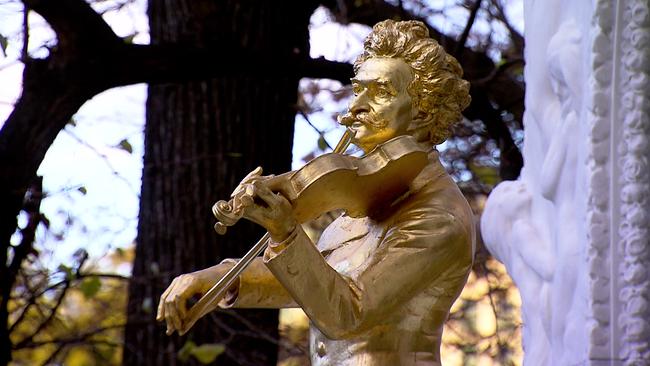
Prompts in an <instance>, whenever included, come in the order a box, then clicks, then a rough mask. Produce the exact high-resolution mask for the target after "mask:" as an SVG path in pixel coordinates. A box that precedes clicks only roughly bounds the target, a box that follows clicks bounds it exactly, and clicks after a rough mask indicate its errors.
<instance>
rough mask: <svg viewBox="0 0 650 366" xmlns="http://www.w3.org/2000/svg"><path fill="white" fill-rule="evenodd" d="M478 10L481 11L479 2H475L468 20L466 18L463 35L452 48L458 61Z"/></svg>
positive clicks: (479, 0)
mask: <svg viewBox="0 0 650 366" xmlns="http://www.w3.org/2000/svg"><path fill="white" fill-rule="evenodd" d="M479 9H481V0H476V1H475V2H474V6H473V7H472V10H471V11H470V13H469V18H467V24H465V29H463V33H462V34H461V35H460V38H459V39H458V43H456V47H454V55H455V56H456V58H458V59H459V61H460V56H461V53H460V51H461V50H462V49H463V48H465V43H466V42H467V37H469V31H470V30H471V29H472V26H473V25H474V21H475V20H476V14H478V11H479Z"/></svg>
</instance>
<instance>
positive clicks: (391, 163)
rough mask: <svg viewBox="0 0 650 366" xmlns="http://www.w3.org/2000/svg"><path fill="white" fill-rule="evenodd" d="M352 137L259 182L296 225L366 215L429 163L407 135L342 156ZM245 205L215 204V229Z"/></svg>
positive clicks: (204, 301)
mask: <svg viewBox="0 0 650 366" xmlns="http://www.w3.org/2000/svg"><path fill="white" fill-rule="evenodd" d="M353 136H354V132H353V131H352V130H351V129H348V130H346V133H345V134H344V135H343V138H342V139H341V141H340V142H339V143H338V144H337V147H336V148H335V149H334V152H333V153H329V154H324V155H321V156H319V157H317V158H315V159H313V160H311V161H310V162H308V163H307V164H306V165H305V166H303V167H302V168H300V169H298V170H295V171H291V172H288V173H284V174H281V175H277V176H270V177H264V178H263V180H262V182H263V183H264V184H265V185H266V186H267V187H268V188H269V189H271V191H273V192H275V193H279V194H282V195H283V196H284V197H285V198H286V199H287V200H288V201H289V202H290V203H291V205H292V210H293V213H294V217H295V218H296V220H297V221H298V223H304V222H307V221H309V220H313V219H315V218H317V217H318V216H320V215H321V214H323V213H325V212H329V211H333V210H341V209H342V210H344V211H345V212H346V214H347V215H349V216H351V217H364V216H370V215H371V214H372V213H373V212H376V211H377V210H380V209H381V208H382V207H384V206H385V205H386V204H387V203H390V202H393V201H394V200H396V199H397V198H399V197H400V196H401V195H403V194H404V193H406V192H407V191H408V188H409V185H410V183H411V182H412V181H413V179H415V177H416V176H417V175H418V174H419V173H420V172H421V171H422V169H423V168H424V167H425V166H426V165H427V163H428V153H429V151H428V148H427V147H424V146H423V145H421V144H419V143H418V142H417V141H416V140H415V138H414V137H413V136H410V135H402V136H397V137H395V138H393V139H391V140H389V141H387V142H385V143H383V144H381V145H378V146H377V147H375V148H374V149H373V150H372V151H370V152H369V153H368V154H366V155H364V156H362V157H355V156H350V155H343V152H345V150H347V147H348V146H349V144H350V142H351V140H352V137H353ZM247 200H252V198H251V197H250V196H247V194H246V192H235V193H233V195H232V196H231V199H230V200H229V201H218V202H217V203H216V204H215V205H214V206H213V208H212V212H213V214H214V215H215V217H216V218H217V220H218V222H217V224H216V225H215V230H216V231H217V232H218V233H219V234H222V235H223V234H225V233H226V231H227V227H229V226H233V225H235V224H236V223H237V222H238V221H239V220H240V219H241V218H242V217H243V214H244V210H245V206H246V201H247ZM248 203H250V201H249V202H248ZM269 237H270V235H269V233H266V234H265V235H264V236H263V237H262V238H261V239H260V240H259V241H258V242H257V244H255V245H254V246H253V248H252V249H251V250H249V251H248V253H246V255H245V256H244V257H242V258H241V259H240V260H239V262H237V264H235V266H234V267H233V268H232V269H231V270H230V271H228V273H226V275H225V276H224V277H222V278H221V279H220V280H219V281H218V282H217V283H216V284H215V285H214V286H213V287H212V288H211V289H210V290H208V292H206V293H205V295H203V297H201V298H200V299H199V301H198V302H197V303H196V304H194V306H193V307H192V308H190V310H189V311H188V313H187V319H186V321H185V322H184V324H183V329H181V330H180V331H179V333H180V334H181V335H183V334H185V333H186V332H187V331H188V330H189V329H190V328H191V327H192V326H193V325H194V323H196V321H197V320H198V319H200V318H201V317H202V316H204V315H205V314H207V313H208V312H209V311H210V308H211V304H214V303H215V302H217V301H220V300H221V298H223V296H225V294H226V291H227V290H228V288H230V286H231V285H232V283H233V282H234V281H235V280H236V279H237V277H238V276H239V275H240V274H241V273H242V272H243V271H244V270H245V269H246V267H248V265H249V264H250V263H251V262H252V261H253V260H254V259H255V257H257V256H258V255H259V254H260V253H261V252H262V251H263V250H264V249H265V248H266V246H267V242H268V240H269Z"/></svg>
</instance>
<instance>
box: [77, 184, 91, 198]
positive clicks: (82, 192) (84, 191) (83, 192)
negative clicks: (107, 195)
mask: <svg viewBox="0 0 650 366" xmlns="http://www.w3.org/2000/svg"><path fill="white" fill-rule="evenodd" d="M77 191H79V192H81V194H83V195H84V196H85V195H86V193H88V190H87V189H86V187H84V186H81V187H79V188H77Z"/></svg>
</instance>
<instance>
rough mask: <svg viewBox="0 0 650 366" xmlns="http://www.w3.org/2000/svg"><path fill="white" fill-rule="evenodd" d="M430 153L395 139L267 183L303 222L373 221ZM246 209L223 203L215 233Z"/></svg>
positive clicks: (409, 139) (325, 158) (330, 157)
mask: <svg viewBox="0 0 650 366" xmlns="http://www.w3.org/2000/svg"><path fill="white" fill-rule="evenodd" d="M428 152H429V151H428V149H427V148H425V147H423V146H422V145H420V144H419V143H417V142H416V141H415V139H414V138H413V137H412V136H409V135H403V136H398V137H395V138H393V139H391V140H389V141H387V142H385V143H384V144H382V145H379V146H377V147H376V148H375V149H373V150H372V151H371V152H369V153H368V154H366V155H365V156H363V157H355V156H349V155H342V154H338V153H329V154H324V155H321V156H319V157H317V158H315V159H313V160H311V161H310V162H308V163H307V164H306V165H305V166H303V167H302V168H300V169H298V170H295V171H291V172H288V173H285V174H282V175H278V176H272V177H269V178H266V179H264V180H263V182H264V184H265V185H266V186H267V187H268V188H269V189H271V191H273V192H275V193H280V194H282V195H283V196H284V197H285V198H286V199H287V200H289V202H291V204H292V206H293V213H294V216H295V218H296V220H297V221H298V222H300V223H303V222H306V221H309V220H312V219H315V218H316V217H318V216H320V215H321V214H323V213H325V212H328V211H332V210H340V209H342V210H345V211H346V213H347V214H348V215H349V216H352V217H363V216H371V215H372V213H373V212H376V211H377V210H379V209H381V208H382V207H384V206H386V205H387V204H389V203H391V202H393V201H394V200H395V199H397V198H398V197H400V196H401V195H402V194H404V193H405V192H406V191H407V190H408V187H409V184H410V183H411V181H412V180H413V179H414V178H415V177H416V176H417V175H418V174H419V173H420V171H422V169H423V168H424V167H425V166H426V165H427V163H428V157H427V156H428ZM242 212H243V209H242V208H240V207H233V203H232V200H231V201H230V202H226V201H219V202H217V203H216V204H215V206H214V207H213V213H214V215H215V216H216V217H217V219H218V220H219V222H218V223H217V225H215V229H216V230H217V232H219V233H225V231H226V230H225V228H226V227H227V226H232V225H234V224H235V223H236V222H237V221H238V220H239V219H240V218H241V216H242Z"/></svg>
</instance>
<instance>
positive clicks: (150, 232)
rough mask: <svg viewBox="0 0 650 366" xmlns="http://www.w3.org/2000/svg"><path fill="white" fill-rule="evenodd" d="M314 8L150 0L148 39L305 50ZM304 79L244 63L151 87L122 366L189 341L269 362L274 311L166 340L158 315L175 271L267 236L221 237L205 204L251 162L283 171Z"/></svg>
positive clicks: (219, 317)
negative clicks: (245, 68)
mask: <svg viewBox="0 0 650 366" xmlns="http://www.w3.org/2000/svg"><path fill="white" fill-rule="evenodd" d="M314 8H315V5H314V4H311V3H304V4H301V5H298V4H295V3H292V4H289V5H283V3H281V2H280V3H278V2H270V1H268V2H266V1H265V2H252V1H251V2H243V3H241V2H235V1H232V2H231V1H217V2H214V1H208V0H202V1H193V2H191V4H190V3H189V2H186V1H183V0H175V1H161V0H154V1H151V2H150V3H149V17H150V23H151V36H152V44H155V45H157V44H164V43H167V42H174V43H192V44H195V45H198V46H209V47H214V46H217V45H224V46H225V45H227V46H228V48H237V49H244V50H254V51H264V50H268V52H269V53H272V54H274V55H280V57H281V56H282V55H290V54H295V53H298V54H303V55H307V54H308V52H309V46H308V24H309V17H310V16H311V13H312V12H313V10H314ZM223 57H228V55H227V54H224V55H223ZM299 78H300V75H298V74H297V71H296V74H294V75H286V73H283V74H280V75H278V74H277V73H275V72H274V70H273V69H268V70H265V72H264V73H259V70H251V72H250V75H249V76H246V75H240V76H232V77H221V78H219V79H211V80H204V81H196V82H186V83H179V84H168V85H159V86H150V87H149V97H148V101H147V116H146V117H147V123H146V129H145V155H144V171H143V181H142V196H141V203H140V221H139V226H138V238H137V248H136V259H135V264H134V269H133V278H132V282H131V285H130V289H129V308H128V315H129V324H133V325H129V326H127V330H126V345H125V349H124V363H125V364H128V365H160V364H165V365H176V364H180V363H181V362H180V361H179V360H178V358H177V352H178V349H179V347H181V346H182V345H183V344H184V342H185V341H186V340H189V339H191V340H192V341H194V342H195V343H196V344H202V343H216V342H221V343H224V344H225V345H226V352H225V354H224V355H222V356H220V358H219V359H218V364H219V365H240V364H241V365H271V364H275V363H276V358H277V344H276V343H274V340H275V339H277V311H259V310H255V311H253V310H250V311H236V312H228V313H213V314H210V315H209V316H207V317H206V319H203V320H201V321H199V322H198V323H197V325H196V326H195V327H194V328H193V329H192V330H191V331H190V332H189V333H188V335H187V336H185V337H183V338H179V337H177V336H174V337H167V336H166V335H165V333H164V331H165V329H164V326H163V325H162V324H156V323H155V321H154V317H155V308H156V306H157V303H158V299H159V296H160V294H161V293H162V291H163V290H164V288H165V287H166V286H167V285H168V284H169V283H170V282H171V280H172V279H173V277H174V276H177V275H179V274H181V273H184V272H189V271H194V270H197V269H201V268H205V267H208V266H211V265H214V264H216V263H218V262H219V261H220V260H222V259H224V258H227V257H239V256H242V255H243V254H244V253H245V252H246V251H247V250H248V248H249V246H251V245H252V244H253V243H254V242H255V241H256V240H257V239H258V238H259V236H261V235H262V230H260V229H259V228H255V227H253V225H251V224H247V223H241V224H240V225H239V226H237V227H235V228H233V229H232V230H230V231H229V232H228V234H227V235H226V236H224V237H218V236H217V234H216V233H215V232H214V231H213V229H212V226H213V224H214V218H213V217H212V215H211V210H210V208H211V206H212V204H213V203H214V202H215V201H216V200H218V199H223V198H227V197H229V195H230V192H231V191H232V189H233V188H234V187H235V186H236V184H237V183H238V182H239V180H241V178H243V177H244V176H245V175H246V174H247V173H248V172H249V171H250V170H252V169H253V168H255V167H256V166H257V165H261V166H263V167H264V169H265V171H266V172H267V173H282V172H285V171H287V170H289V169H290V163H291V145H292V139H293V124H294V119H295V113H296V110H295V106H294V105H295V103H296V100H297V88H298V81H299ZM242 319H243V320H242ZM143 323H144V325H140V324H143Z"/></svg>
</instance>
